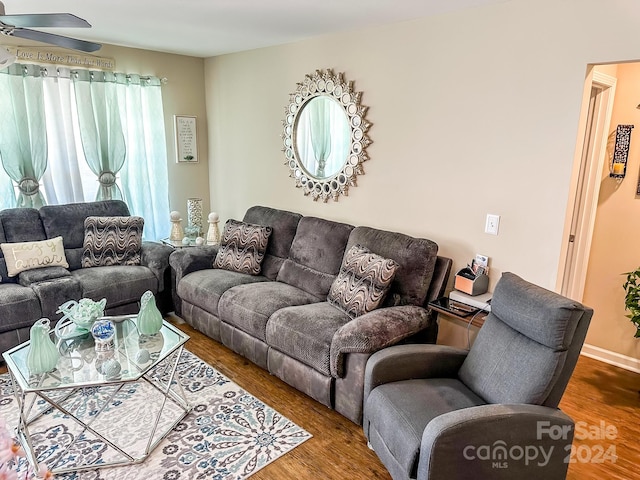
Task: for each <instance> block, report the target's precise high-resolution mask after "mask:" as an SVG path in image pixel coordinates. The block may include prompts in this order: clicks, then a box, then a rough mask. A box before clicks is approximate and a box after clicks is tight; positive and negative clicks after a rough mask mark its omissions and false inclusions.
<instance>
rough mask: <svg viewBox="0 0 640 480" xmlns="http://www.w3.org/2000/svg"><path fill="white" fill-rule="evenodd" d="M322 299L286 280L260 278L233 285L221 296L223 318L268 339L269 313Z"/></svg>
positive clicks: (244, 330)
mask: <svg viewBox="0 0 640 480" xmlns="http://www.w3.org/2000/svg"><path fill="white" fill-rule="evenodd" d="M318 301H320V299H318V298H317V297H314V296H313V295H311V294H310V293H307V292H305V291H304V290H300V289H299V288H296V287H294V286H292V285H288V284H286V283H282V282H260V283H253V284H248V285H238V286H237V287H233V288H230V289H229V290H227V291H226V292H225V293H224V294H222V297H221V298H220V301H219V303H218V313H219V315H218V316H219V318H220V320H221V321H223V322H225V323H228V324H230V325H233V326H234V327H236V328H238V329H240V330H242V331H243V332H245V333H248V334H250V335H252V336H254V337H256V338H258V339H259V340H262V341H263V342H264V341H265V338H266V326H267V321H268V320H269V317H270V316H271V315H272V314H273V313H274V312H276V311H277V310H280V309H281V308H284V307H288V306H292V305H305V304H308V303H315V302H318Z"/></svg>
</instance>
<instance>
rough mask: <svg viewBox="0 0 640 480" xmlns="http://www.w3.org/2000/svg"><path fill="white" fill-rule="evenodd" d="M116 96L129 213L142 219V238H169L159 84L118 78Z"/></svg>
mask: <svg viewBox="0 0 640 480" xmlns="http://www.w3.org/2000/svg"><path fill="white" fill-rule="evenodd" d="M116 84H117V93H118V101H119V106H120V118H121V120H122V126H123V131H124V132H125V142H126V144H127V160H126V162H125V164H124V167H123V168H122V170H121V173H122V175H121V182H122V188H123V190H124V191H125V196H126V201H127V204H128V205H129V208H130V209H131V211H132V212H135V214H136V215H140V216H141V217H143V218H144V220H145V223H144V238H146V239H149V240H158V239H160V238H165V237H168V236H169V222H168V221H167V219H168V218H169V179H168V173H167V141H166V137H165V129H164V111H163V108H162V91H161V88H162V87H161V82H160V79H158V78H157V77H140V76H139V75H124V74H117V83H116Z"/></svg>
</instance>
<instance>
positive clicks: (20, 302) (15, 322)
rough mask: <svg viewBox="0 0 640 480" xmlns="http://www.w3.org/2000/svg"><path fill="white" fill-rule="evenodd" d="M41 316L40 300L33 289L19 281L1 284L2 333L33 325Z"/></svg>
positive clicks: (0, 315)
mask: <svg viewBox="0 0 640 480" xmlns="http://www.w3.org/2000/svg"><path fill="white" fill-rule="evenodd" d="M40 317H42V310H41V309H40V302H39V301H38V297H37V296H36V294H35V293H34V292H33V290H31V289H30V288H28V287H23V286H22V285H18V284H17V283H2V284H0V333H2V332H6V331H9V330H15V329H18V328H21V327H31V325H33V322H35V321H36V320H37V319H39V318H40ZM27 338H28V337H27Z"/></svg>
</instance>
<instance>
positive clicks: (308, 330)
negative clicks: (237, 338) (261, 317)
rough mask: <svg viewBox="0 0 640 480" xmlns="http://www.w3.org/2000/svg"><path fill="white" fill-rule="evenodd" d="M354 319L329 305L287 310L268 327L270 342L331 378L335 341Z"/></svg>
mask: <svg viewBox="0 0 640 480" xmlns="http://www.w3.org/2000/svg"><path fill="white" fill-rule="evenodd" d="M350 320H351V318H350V317H349V315H347V314H346V313H344V312H343V311H341V310H339V309H337V308H335V307H334V306H332V305H330V304H329V303H327V302H319V303H313V304H310V305H299V306H295V307H286V308H283V309H281V310H278V311H277V312H275V313H274V314H273V315H271V318H269V322H268V323H267V330H266V342H267V345H269V346H270V347H273V348H275V349H277V350H279V351H280V352H282V353H284V354H286V355H287V356H289V357H292V358H295V359H296V360H299V361H301V362H302V363H304V364H306V365H308V366H310V367H312V368H314V369H315V370H317V371H318V372H320V373H322V374H323V375H326V376H331V368H330V352H331V340H332V339H333V336H334V334H335V333H336V331H337V330H338V329H339V328H340V327H342V326H343V325H344V324H345V323H347V322H349V321H350Z"/></svg>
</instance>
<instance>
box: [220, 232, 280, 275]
mask: <svg viewBox="0 0 640 480" xmlns="http://www.w3.org/2000/svg"><path fill="white" fill-rule="evenodd" d="M272 230H273V229H272V228H271V227H266V226H262V225H254V224H252V223H245V222H238V221H237V220H227V223H225V224H224V231H223V232H222V239H221V241H220V250H218V254H217V255H216V258H215V260H214V261H213V266H214V268H222V269H225V270H232V271H234V272H240V273H248V274H249V275H258V274H259V273H260V270H261V268H262V260H263V259H264V254H265V252H266V251H267V245H268V243H269V236H270V235H271V231H272Z"/></svg>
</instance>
